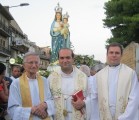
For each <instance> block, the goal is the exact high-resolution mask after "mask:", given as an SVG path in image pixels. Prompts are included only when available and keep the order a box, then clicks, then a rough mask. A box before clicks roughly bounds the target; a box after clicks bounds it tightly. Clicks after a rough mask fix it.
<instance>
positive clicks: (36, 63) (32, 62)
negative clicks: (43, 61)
mask: <svg viewBox="0 0 139 120" xmlns="http://www.w3.org/2000/svg"><path fill="white" fill-rule="evenodd" d="M24 63H28V64H30V65H33V64H35V65H39V64H40V63H39V62H37V61H35V62H34V61H30V62H24Z"/></svg>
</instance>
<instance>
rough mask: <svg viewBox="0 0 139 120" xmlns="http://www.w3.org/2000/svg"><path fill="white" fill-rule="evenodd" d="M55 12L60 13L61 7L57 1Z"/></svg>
mask: <svg viewBox="0 0 139 120" xmlns="http://www.w3.org/2000/svg"><path fill="white" fill-rule="evenodd" d="M55 12H60V13H62V7H60V5H59V3H57V6H56V7H55Z"/></svg>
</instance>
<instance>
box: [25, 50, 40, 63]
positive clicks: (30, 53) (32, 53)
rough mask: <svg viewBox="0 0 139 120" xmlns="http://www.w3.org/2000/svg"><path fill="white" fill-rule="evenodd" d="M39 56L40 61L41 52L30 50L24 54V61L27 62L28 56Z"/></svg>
mask: <svg viewBox="0 0 139 120" xmlns="http://www.w3.org/2000/svg"><path fill="white" fill-rule="evenodd" d="M31 55H32V56H37V57H38V58H39V62H40V57H39V54H37V53H35V52H32V51H29V52H27V53H25V55H24V57H23V63H25V62H26V58H27V57H28V56H31Z"/></svg>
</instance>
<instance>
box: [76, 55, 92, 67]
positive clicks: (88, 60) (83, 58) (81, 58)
mask: <svg viewBox="0 0 139 120" xmlns="http://www.w3.org/2000/svg"><path fill="white" fill-rule="evenodd" d="M74 63H75V65H76V66H78V65H82V64H85V65H87V66H89V67H90V66H92V65H94V56H88V55H75V58H74Z"/></svg>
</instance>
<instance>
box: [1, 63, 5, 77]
mask: <svg viewBox="0 0 139 120" xmlns="http://www.w3.org/2000/svg"><path fill="white" fill-rule="evenodd" d="M5 70H6V66H5V65H4V64H3V63H0V75H1V74H2V73H3V72H4V71H5Z"/></svg>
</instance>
